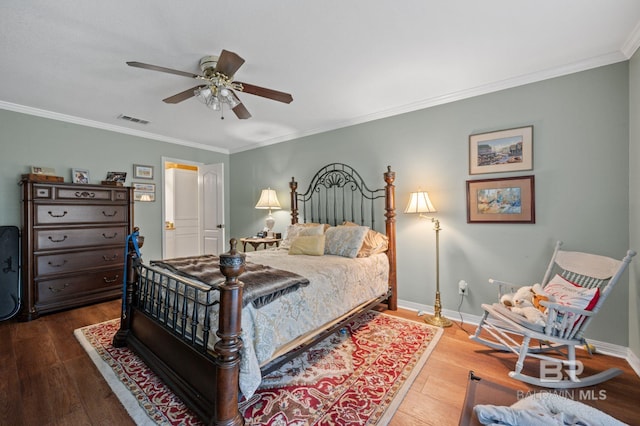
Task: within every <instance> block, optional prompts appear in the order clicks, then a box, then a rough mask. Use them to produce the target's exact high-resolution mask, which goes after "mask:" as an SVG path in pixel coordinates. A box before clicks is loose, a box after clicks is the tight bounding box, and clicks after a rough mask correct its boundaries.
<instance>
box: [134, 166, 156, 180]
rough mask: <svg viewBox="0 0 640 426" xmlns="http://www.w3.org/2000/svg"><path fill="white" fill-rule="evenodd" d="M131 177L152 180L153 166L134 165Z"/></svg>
mask: <svg viewBox="0 0 640 426" xmlns="http://www.w3.org/2000/svg"><path fill="white" fill-rule="evenodd" d="M133 177H134V178H136V179H153V166H145V165H142V164H134V165H133Z"/></svg>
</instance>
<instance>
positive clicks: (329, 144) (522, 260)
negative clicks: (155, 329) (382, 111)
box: [0, 57, 640, 353]
mask: <svg viewBox="0 0 640 426" xmlns="http://www.w3.org/2000/svg"><path fill="white" fill-rule="evenodd" d="M637 61H638V58H637V57H636V58H634V59H633V60H632V61H631V62H630V63H629V62H623V63H618V64H614V65H610V66H606V67H601V68H597V69H593V70H590V71H585V72H581V73H577V74H573V75H570V76H565V77H561V78H556V79H551V80H547V81H543V82H539V83H535V84H529V85H526V86H521V87H517V88H514V89H509V90H504V91H500V92H496V93H492V94H488V95H483V96H478V97H475V98H471V99H467V100H463V101H458V102H454V103H450V104H446V105H442V106H437V107H433V108H428V109H424V110H421V111H415V112H412V113H407V114H402V115H399V116H396V117H391V118H387V119H382V120H377V121H374V122H370V123H366V124H361V125H357V126H352V127H347V128H343V129H339V130H335V131H331V132H326V133H322V134H318V135H313V136H309V137H305V138H301V139H298V140H294V141H289V142H284V143H280V144H276V145H272V146H268V147H263V148H259V149H254V150H251V151H246V152H240V153H235V154H232V155H230V156H229V155H225V154H220V153H216V152H211V151H204V150H199V149H194V148H187V147H183V146H178V145H174V144H168V143H164V142H159V141H155V140H149V139H145V138H141V137H136V136H130V135H124V134H119V133H113V132H109V131H105V130H100V129H94V128H89V127H84V126H80V125H76V124H70V123H65V122H59V121H55V120H50V119H46V118H40V117H35V116H29V115H25V114H21V113H16V112H11V111H4V110H2V111H0V129H1V130H0V147H1V148H2V155H1V156H0V197H1V198H0V199H2V204H0V224H1V225H19V187H18V186H17V181H18V178H19V176H20V175H21V174H22V173H26V172H27V171H28V168H29V166H31V165H40V166H47V167H54V168H56V170H58V172H59V174H60V175H62V176H64V177H65V178H66V179H69V176H70V169H71V168H73V167H81V168H86V169H88V170H89V171H90V172H91V177H92V181H94V182H98V181H99V180H101V179H102V178H103V177H104V175H106V172H107V171H110V170H115V171H119V170H124V171H127V172H129V173H131V171H132V165H133V164H135V163H140V164H148V165H152V166H154V167H155V168H156V177H155V179H154V181H153V182H155V183H156V185H158V190H157V195H158V201H157V202H155V203H136V206H135V222H136V225H138V226H140V227H141V228H142V229H143V232H144V234H145V237H146V238H147V239H146V246H145V249H144V254H145V257H146V258H157V257H160V255H161V248H160V241H161V227H162V223H161V220H162V219H161V218H162V215H161V199H160V191H159V186H160V176H161V175H160V173H158V172H159V168H160V164H161V163H160V162H161V157H171V158H180V159H184V160H190V161H198V162H203V163H218V162H222V163H224V164H225V177H226V191H225V192H226V197H225V205H226V206H230V207H227V209H226V216H227V221H226V223H227V224H228V230H229V231H230V232H229V234H228V236H229V237H232V236H233V237H242V236H247V235H251V234H253V233H255V232H256V231H257V230H259V229H261V228H262V226H264V218H265V216H266V212H265V211H262V210H256V209H254V205H255V203H256V201H257V200H258V196H259V193H260V190H261V189H262V188H265V187H267V186H271V187H272V188H275V189H276V190H277V191H278V195H279V198H280V202H281V204H282V206H283V210H280V211H276V212H274V216H275V218H276V221H277V222H276V231H284V229H285V227H286V224H287V223H288V222H289V219H290V218H289V213H288V210H287V209H288V207H289V195H288V182H289V181H290V180H291V177H292V176H295V177H296V179H297V180H298V182H300V184H301V186H304V185H306V184H308V181H309V179H310V178H311V177H312V176H313V174H314V173H315V172H316V171H317V169H318V168H320V167H321V166H323V165H325V164H327V163H330V162H334V161H340V162H345V163H347V164H350V165H352V166H354V167H355V168H356V169H357V170H359V171H360V173H361V174H362V175H363V177H364V178H365V179H367V180H369V181H371V180H376V179H377V180H378V181H379V182H380V186H382V185H383V184H384V183H383V180H382V173H383V172H384V170H385V169H386V166H387V165H391V166H392V168H393V170H395V171H396V173H397V180H396V199H397V204H398V206H397V207H398V216H397V227H398V280H399V292H400V294H399V296H400V299H401V300H402V301H404V302H406V303H407V304H408V305H409V306H412V304H413V305H415V306H421V305H432V304H433V294H434V281H435V280H434V266H435V247H434V244H435V241H434V232H433V230H432V226H431V223H429V222H426V221H419V220H418V219H417V218H415V217H413V216H408V215H404V214H402V210H403V209H404V207H405V204H406V202H407V201H408V194H409V192H410V191H414V190H416V189H417V188H418V186H420V187H422V188H423V189H425V190H427V191H429V194H430V196H431V199H432V201H433V202H434V204H435V205H436V207H437V208H438V210H439V213H438V217H439V219H440V221H441V224H442V228H443V230H442V232H441V238H440V240H441V246H440V255H441V259H440V269H441V272H440V283H441V291H442V302H443V306H444V308H445V309H447V310H454V311H455V310H456V309H457V307H458V303H459V301H460V299H459V298H458V295H457V283H458V281H459V280H460V279H465V280H466V281H467V282H469V285H470V287H469V290H470V293H469V296H468V297H467V298H465V299H464V300H463V301H462V304H461V308H460V310H461V311H462V312H465V313H471V314H475V315H478V314H480V308H479V306H480V304H481V303H484V302H487V301H491V300H493V298H494V292H493V290H490V289H489V288H488V284H487V279H488V278H490V277H493V278H500V279H506V280H511V281H514V282H517V283H520V284H532V283H534V282H537V281H539V280H540V279H541V278H542V274H543V272H544V267H545V266H546V262H547V260H548V257H549V255H550V252H551V247H552V244H553V242H554V241H555V240H556V239H562V240H563V241H565V245H566V247H567V248H569V249H584V250H587V251H595V252H599V253H602V254H605V255H610V256H615V257H622V256H623V255H624V253H625V251H626V250H627V248H628V247H629V244H630V234H631V238H632V242H635V243H636V245H638V244H637V243H638V242H639V241H640V238H638V233H639V229H640V226H639V224H638V222H637V221H638V219H637V217H638V214H637V211H638V210H637V204H638V199H639V198H640V196H639V195H638V184H637V183H635V182H637V181H638V179H637V178H638V176H637V171H636V170H637V169H638V165H639V164H638V163H639V162H640V161H638V160H639V158H638V156H639V154H638V153H639V152H640V140H639V137H638V134H639V133H640V131H638V128H637V127H638V126H639V125H640V124H638V122H637V120H632V121H631V127H630V123H629V116H630V113H631V114H632V116H634V117H635V116H636V115H637V110H638V105H640V102H639V101H638V99H639V98H640V95H639V94H638V92H639V90H638V89H637V87H638V85H639V82H640V77H639V71H638V69H639V68H640V67H639V66H638V62H637ZM630 87H631V98H630ZM630 101H631V107H630ZM292 105H293V106H295V103H294V104H292ZM633 111H636V113H635V114H634V113H633ZM524 125H533V126H534V170H533V171H531V172H519V173H511V174H493V175H476V176H470V175H469V174H468V160H467V157H468V137H469V135H470V134H473V133H480V132H485V131H491V130H499V129H505V128H512V127H518V126H524ZM630 128H631V130H630ZM630 131H631V140H632V144H631V149H630V146H629V138H630V135H629V132H630ZM630 154H631V160H629V156H630ZM630 162H631V171H630V168H629V163H630ZM526 174H534V175H535V178H536V217H537V221H536V222H537V223H536V224H534V225H526V224H522V225H521V224H467V223H466V200H465V181H466V180H468V179H484V178H494V177H506V176H512V175H526ZM630 181H631V182H634V183H631V185H630ZM130 182H131V177H129V178H128V179H127V184H129V183H130ZM630 209H631V211H635V213H634V214H633V217H634V218H635V219H631V220H630V214H629V212H630ZM634 209H635V210H634ZM630 228H631V230H630ZM636 248H637V247H636ZM636 265H637V261H636V262H634V265H633V268H634V269H635V268H637V266H636ZM637 276H638V275H637V272H636V273H634V275H632V280H633V283H634V284H633V286H632V290H631V292H630V291H629V280H628V279H627V277H625V279H624V280H623V281H622V283H621V284H620V286H619V288H617V289H616V292H615V293H614V294H613V295H612V297H611V300H610V301H609V303H608V304H607V305H606V306H605V307H604V309H603V311H602V312H601V313H600V315H599V317H598V319H597V320H596V321H595V322H594V323H593V324H592V328H591V329H590V336H589V337H591V338H593V339H596V340H602V341H606V342H610V343H613V344H617V345H622V346H628V345H632V348H633V349H634V351H635V352H636V353H638V352H639V351H638V346H640V345H639V343H638V341H639V340H640V337H639V336H638V333H639V332H638V327H637V322H638V314H637V306H638V302H640V300H639V299H638V293H639V292H638V279H637ZM620 306H624V307H625V309H620ZM627 306H629V308H630V309H626V307H627ZM629 311H631V315H630V314H629ZM612 324H613V325H615V326H614V327H612Z"/></svg>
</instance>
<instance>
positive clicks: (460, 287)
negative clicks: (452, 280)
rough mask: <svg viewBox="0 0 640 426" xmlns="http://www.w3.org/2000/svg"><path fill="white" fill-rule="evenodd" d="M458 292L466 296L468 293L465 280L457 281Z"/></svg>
mask: <svg viewBox="0 0 640 426" xmlns="http://www.w3.org/2000/svg"><path fill="white" fill-rule="evenodd" d="M458 294H461V295H463V296H466V295H467V294H469V289H468V284H467V282H466V281H465V280H460V282H459V283H458Z"/></svg>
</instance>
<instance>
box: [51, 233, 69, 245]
mask: <svg viewBox="0 0 640 426" xmlns="http://www.w3.org/2000/svg"><path fill="white" fill-rule="evenodd" d="M66 239H67V236H66V235H65V236H63V237H62V239H60V240H54V239H53V237H51V236H49V241H51V242H52V243H61V242H63V241H64V240H66Z"/></svg>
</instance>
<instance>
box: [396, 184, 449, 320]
mask: <svg viewBox="0 0 640 426" xmlns="http://www.w3.org/2000/svg"><path fill="white" fill-rule="evenodd" d="M404 212H405V213H418V215H419V216H418V217H420V218H424V219H430V220H431V222H433V229H434V230H435V231H436V301H435V303H434V305H433V315H427V316H425V318H424V321H425V322H426V323H428V324H431V325H436V326H438V327H450V326H451V325H452V324H453V323H452V322H451V321H449V320H448V319H447V318H445V317H443V316H442V304H441V303H440V229H441V228H440V221H439V220H438V219H436V218H434V217H429V216H426V215H425V213H436V209H435V207H433V204H431V200H430V199H429V194H427V193H426V192H424V191H420V190H418V192H412V193H411V198H410V200H409V205H407V208H406V209H405V210H404Z"/></svg>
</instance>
